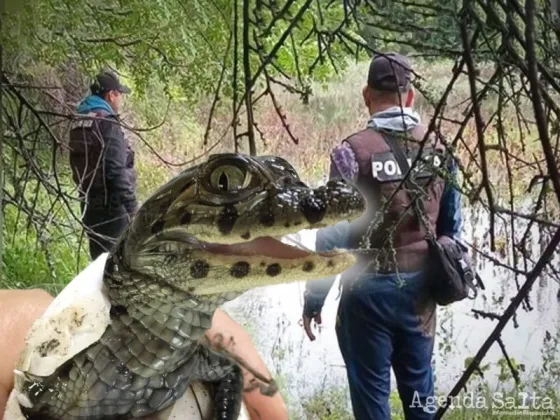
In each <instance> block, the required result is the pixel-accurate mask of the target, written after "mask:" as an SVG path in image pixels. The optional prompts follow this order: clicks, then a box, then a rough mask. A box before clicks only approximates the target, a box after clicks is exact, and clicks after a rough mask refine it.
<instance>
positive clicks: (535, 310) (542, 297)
mask: <svg viewBox="0 0 560 420" xmlns="http://www.w3.org/2000/svg"><path fill="white" fill-rule="evenodd" d="M487 220H488V216H487V215H485V214H483V213H482V212H478V213H476V214H475V213H469V214H468V215H466V217H465V222H464V229H463V232H464V239H465V240H466V241H468V242H469V243H471V244H475V245H476V246H477V247H478V248H482V249H483V251H484V252H486V253H488V254H491V253H490V251H489V249H487V248H488V247H487V245H486V244H488V243H489V239H488V237H487V235H488V222H487ZM523 227H524V226H521V225H520V224H517V225H515V230H516V231H519V232H523ZM506 234H507V232H506V231H505V226H503V229H499V230H498V231H497V234H496V237H497V238H498V241H497V242H505V240H506ZM314 240H315V231H304V232H302V233H301V235H300V241H301V242H302V244H303V245H304V246H306V247H309V248H312V249H314ZM531 242H532V245H531V248H530V249H531V252H532V254H533V255H532V256H533V258H535V260H536V259H537V258H538V256H539V255H540V253H541V252H542V248H541V245H540V235H539V232H538V231H537V230H536V229H533V230H532V231H531ZM483 244H484V245H483ZM544 245H546V244H544ZM505 253H506V255H505V256H504V255H500V253H499V252H497V253H494V254H492V256H493V257H496V258H500V259H501V261H504V259H502V258H503V257H507V250H506V251H505ZM473 258H475V262H476V264H477V270H478V272H479V274H480V276H481V277H482V279H483V281H484V285H485V290H484V291H482V290H481V291H480V292H479V295H478V296H477V298H476V299H475V300H465V301H463V302H459V303H456V304H454V305H451V306H450V307H446V308H440V309H439V310H438V328H437V338H436V346H435V349H436V352H435V355H434V368H435V376H436V388H437V391H438V392H443V393H446V392H448V391H450V390H451V388H452V386H453V384H454V383H455V381H456V380H457V379H458V378H459V376H460V375H461V373H462V371H463V369H464V361H465V358H467V357H470V356H474V354H475V353H476V351H477V350H478V348H479V347H480V346H481V345H482V343H483V342H484V341H485V340H486V338H487V337H488V335H489V334H490V333H491V332H492V330H493V328H494V326H495V324H496V321H492V320H488V319H482V318H479V319H476V318H475V317H474V315H473V313H472V309H479V310H483V311H488V312H496V313H501V312H502V311H503V309H504V308H505V307H506V306H507V305H508V304H509V302H510V299H511V298H512V297H513V296H514V295H515V293H516V291H517V287H516V283H515V276H514V275H513V274H512V273H511V272H510V271H508V270H506V269H501V268H497V267H495V265H494V264H493V263H492V262H490V261H488V260H487V259H485V258H482V257H480V256H476V255H473ZM554 265H555V266H556V267H559V265H558V261H557V260H556V261H555V263H554ZM521 268H523V267H521ZM524 280H525V277H524V276H519V277H518V282H519V284H520V285H521V284H522V283H523V282H524ZM304 288H305V284H304V283H303V282H296V283H291V284H285V285H277V286H270V287H264V288H259V289H255V290H253V291H250V292H247V293H245V294H243V295H242V296H240V297H239V298H238V299H236V300H234V301H232V302H229V303H228V304H227V305H226V306H225V309H226V310H227V311H228V312H229V313H230V314H231V315H232V316H233V317H234V318H235V319H237V320H238V321H240V322H242V323H243V324H244V325H247V327H248V329H249V331H250V332H251V334H252V336H253V339H254V341H255V344H256V346H257V348H258V350H259V351H260V353H261V355H262V356H263V358H264V359H265V361H266V363H267V365H268V366H269V369H270V370H271V371H272V373H273V375H274V376H275V377H280V378H282V385H283V386H284V388H285V390H286V392H287V394H288V398H289V404H290V406H291V407H294V404H295V405H297V404H298V403H299V402H300V401H301V400H302V399H305V397H309V396H311V395H313V394H315V393H317V392H320V391H322V390H323V389H327V388H330V387H335V388H339V389H340V387H342V388H343V389H344V388H346V389H347V385H346V373H345V369H344V361H343V360H342V357H341V355H340V351H339V349H338V344H337V340H336V334H335V329H334V322H335V317H336V310H337V307H338V302H339V299H338V279H337V281H336V282H335V284H334V285H333V287H332V288H331V290H330V293H329V295H328V297H327V300H326V302H325V306H324V308H323V312H322V318H323V324H322V327H321V329H320V331H318V334H316V336H317V339H316V340H315V341H314V342H310V341H309V339H308V338H307V336H306V335H305V332H304V330H303V328H302V326H301V313H302V308H303V291H304ZM558 294H559V285H558V283H557V282H556V280H554V279H553V278H551V277H546V276H543V277H541V278H540V279H539V280H538V281H537V282H536V283H535V285H534V287H533V289H532V291H531V294H530V304H531V306H532V310H530V311H526V310H524V309H523V308H520V309H519V310H518V311H517V317H516V321H517V323H518V328H515V326H514V322H513V321H510V322H509V324H508V325H507V327H506V328H505V330H504V331H503V333H502V339H503V342H504V343H505V345H506V348H507V351H508V353H509V355H510V357H513V358H514V359H515V361H517V363H523V364H524V365H525V372H521V376H522V377H523V376H524V375H529V374H531V373H532V372H533V371H536V370H539V369H540V368H541V366H542V356H543V354H542V350H543V349H544V348H545V344H544V343H545V337H546V336H547V333H548V334H550V335H551V336H552V337H558V336H559V334H560V333H559V331H560V328H559V327H560V304H559V298H558ZM552 352H553V353H556V354H555V356H556V357H555V358H556V359H557V360H558V361H559V363H560V355H559V354H558V348H556V349H554V350H553V351H552ZM501 357H502V352H501V350H500V347H499V346H498V344H494V345H493V346H492V348H491V349H490V351H489V352H488V354H487V356H486V358H485V359H484V361H483V365H484V364H485V363H488V362H496V361H497V360H498V359H500V358H501ZM498 374H499V370H497V368H496V367H494V368H493V370H490V371H489V372H487V373H486V374H485V379H486V380H487V381H488V382H489V383H490V385H492V386H495V385H496V383H497V378H498ZM393 389H395V388H394V381H393Z"/></svg>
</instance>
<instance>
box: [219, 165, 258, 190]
mask: <svg viewBox="0 0 560 420" xmlns="http://www.w3.org/2000/svg"><path fill="white" fill-rule="evenodd" d="M250 182H251V173H250V172H248V171H246V170H244V169H242V168H239V167H238V166H233V165H222V166H219V167H217V168H216V169H214V170H213V171H212V173H211V174H210V185H211V186H212V188H214V189H216V190H218V191H222V192H232V191H239V190H242V189H245V188H247V187H248V186H249V183H250Z"/></svg>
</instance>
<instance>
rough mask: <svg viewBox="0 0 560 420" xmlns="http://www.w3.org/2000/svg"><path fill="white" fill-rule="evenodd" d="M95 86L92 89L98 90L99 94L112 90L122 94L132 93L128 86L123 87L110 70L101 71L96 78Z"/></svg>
mask: <svg viewBox="0 0 560 420" xmlns="http://www.w3.org/2000/svg"><path fill="white" fill-rule="evenodd" d="M95 81H96V83H94V85H93V86H92V89H93V88H94V87H95V88H98V89H99V92H108V91H110V90H116V91H118V92H121V93H130V92H131V90H130V88H129V87H128V86H125V85H123V84H122V83H121V82H120V81H119V78H118V77H117V75H116V74H115V73H113V72H112V71H109V70H104V71H101V72H100V73H99V74H98V75H97V76H95Z"/></svg>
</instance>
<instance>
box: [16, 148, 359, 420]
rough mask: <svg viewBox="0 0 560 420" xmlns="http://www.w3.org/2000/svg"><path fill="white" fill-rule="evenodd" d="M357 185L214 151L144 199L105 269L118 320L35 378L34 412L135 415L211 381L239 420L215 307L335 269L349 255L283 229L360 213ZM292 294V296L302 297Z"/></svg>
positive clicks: (227, 416) (219, 400) (35, 415)
mask: <svg viewBox="0 0 560 420" xmlns="http://www.w3.org/2000/svg"><path fill="white" fill-rule="evenodd" d="M364 206H365V203H364V201H363V199H362V196H361V195H360V194H359V193H358V192H357V190H355V189H353V188H352V187H350V186H348V185H347V184H345V183H343V182H341V181H337V182H329V183H328V184H327V185H326V186H322V187H320V188H317V189H311V188H309V187H307V186H306V185H305V184H304V183H302V182H301V181H300V179H299V177H298V174H297V173H296V171H295V170H294V168H293V167H292V166H291V165H290V164H289V163H288V162H286V161H285V160H283V159H281V158H278V157H274V156H261V157H249V156H245V155H239V154H220V155H212V156H210V158H209V159H208V161H207V162H205V163H203V164H201V165H198V166H195V167H192V168H189V169H187V170H185V171H184V172H182V173H181V174H180V175H178V176H177V177H176V178H174V179H172V180H171V181H170V182H168V183H167V184H166V185H164V186H163V187H162V188H160V189H159V190H158V191H157V192H156V193H155V194H153V195H152V196H151V197H150V199H149V200H147V201H146V202H145V203H144V204H143V205H142V207H141V208H140V210H139V212H138V213H137V215H136V216H135V218H134V220H133V221H132V222H131V224H130V225H129V227H128V229H127V231H126V232H125V233H124V234H123V235H122V236H121V238H119V242H118V243H117V245H116V247H115V250H114V251H113V252H111V253H110V255H109V258H108V260H107V263H106V266H105V276H104V282H105V285H106V286H107V288H108V291H109V298H110V302H111V305H112V307H111V323H110V325H109V326H108V327H107V329H106V331H105V332H104V334H103V335H102V337H101V339H100V340H99V341H98V342H96V343H95V344H93V345H91V346H90V347H88V348H86V349H85V350H83V351H82V352H80V353H79V354H77V355H76V356H74V357H73V358H72V359H71V360H69V361H68V362H67V363H65V364H64V365H62V366H61V367H60V368H59V369H58V370H57V371H56V372H55V373H54V374H53V375H51V376H49V377H46V378H36V377H33V378H31V377H28V379H27V381H28V382H27V383H26V386H27V389H29V393H28V396H29V398H30V400H31V402H32V404H33V407H32V409H24V408H23V407H22V409H24V412H25V415H26V417H28V418H29V419H45V420H48V419H70V420H72V419H80V420H83V419H117V418H118V419H128V418H138V417H142V416H147V415H149V414H152V413H155V412H157V411H160V410H163V409H165V408H166V407H168V406H170V405H171V404H173V403H174V402H175V401H176V400H177V399H178V398H179V397H181V396H182V395H183V393H184V392H185V390H186V388H187V387H188V385H189V383H190V382H191V381H193V380H201V381H204V382H208V383H211V384H212V385H213V387H214V388H213V389H214V390H215V392H214V393H213V394H214V411H213V419H214V420H218V419H222V420H233V419H236V418H237V416H238V414H239V410H240V406H241V401H242V392H243V380H242V374H241V369H240V367H239V364H238V363H236V362H235V361H234V359H232V358H231V357H229V356H228V354H227V352H222V353H221V352H220V351H219V350H216V349H215V348H210V346H208V345H207V343H206V342H205V340H203V337H204V334H205V332H206V330H208V329H209V328H210V327H211V323H212V317H213V314H214V311H215V309H216V308H217V307H218V306H219V305H221V304H222V303H224V302H226V301H228V300H231V299H234V298H235V297H237V296H238V295H239V294H241V293H242V292H244V291H246V290H248V289H250V288H252V287H258V286H264V285H270V284H276V283H284V282H289V281H300V280H309V279H316V278H323V277H328V276H332V275H336V274H338V273H340V272H342V271H344V270H346V269H347V268H349V267H350V266H351V265H352V264H353V263H354V261H355V260H354V258H353V257H352V256H351V255H350V254H347V253H345V252H341V251H339V252H334V253H329V254H318V253H313V252H310V251H304V250H300V249H298V248H296V247H292V246H289V245H285V244H282V243H281V242H280V241H278V240H277V239H279V238H280V237H281V236H283V235H286V234H290V233H294V232H297V231H299V230H301V229H305V228H316V227H321V226H325V225H330V224H334V223H336V222H338V221H339V220H342V219H346V220H353V219H355V218H356V217H358V216H360V215H361V213H362V212H363V211H364V208H365V207H364ZM294 299H296V296H294Z"/></svg>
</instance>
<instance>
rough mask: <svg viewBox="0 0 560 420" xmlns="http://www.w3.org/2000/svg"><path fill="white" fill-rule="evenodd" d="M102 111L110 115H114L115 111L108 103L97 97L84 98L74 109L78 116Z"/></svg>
mask: <svg viewBox="0 0 560 420" xmlns="http://www.w3.org/2000/svg"><path fill="white" fill-rule="evenodd" d="M97 110H103V111H106V112H108V113H109V114H111V115H115V111H113V108H112V107H111V105H109V103H108V102H107V101H106V100H105V99H103V98H101V97H100V96H97V95H89V96H86V97H85V98H84V99H83V100H82V101H81V102H80V103H79V104H78V106H77V107H76V112H77V113H78V114H87V113H89V112H92V111H97Z"/></svg>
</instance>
